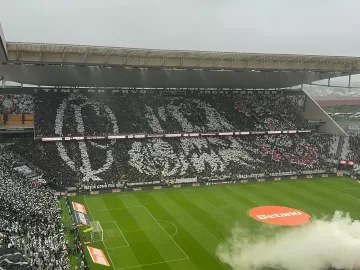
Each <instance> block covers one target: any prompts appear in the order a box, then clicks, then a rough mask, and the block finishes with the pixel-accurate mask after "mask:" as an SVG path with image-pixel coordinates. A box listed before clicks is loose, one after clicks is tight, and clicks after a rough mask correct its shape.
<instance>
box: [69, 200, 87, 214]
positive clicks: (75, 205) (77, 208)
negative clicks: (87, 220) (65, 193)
mask: <svg viewBox="0 0 360 270" xmlns="http://www.w3.org/2000/svg"><path fill="white" fill-rule="evenodd" d="M72 206H73V208H74V211H77V212H81V213H84V214H86V208H85V206H84V205H82V204H80V203H77V202H72Z"/></svg>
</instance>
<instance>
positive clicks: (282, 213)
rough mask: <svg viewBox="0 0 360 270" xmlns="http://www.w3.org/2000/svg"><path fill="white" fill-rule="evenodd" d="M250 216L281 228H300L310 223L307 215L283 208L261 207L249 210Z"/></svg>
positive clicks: (296, 210)
mask: <svg viewBox="0 0 360 270" xmlns="http://www.w3.org/2000/svg"><path fill="white" fill-rule="evenodd" d="M249 216H250V217H252V218H253V219H255V220H257V221H260V222H263V223H268V224H273V225H280V226H299V225H303V224H306V223H308V222H309V221H310V218H311V217H310V215H308V214H307V213H305V212H303V211H301V210H298V209H294V208H288V207H283V206H259V207H255V208H252V209H250V210H249Z"/></svg>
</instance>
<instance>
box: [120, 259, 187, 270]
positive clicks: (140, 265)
mask: <svg viewBox="0 0 360 270" xmlns="http://www.w3.org/2000/svg"><path fill="white" fill-rule="evenodd" d="M185 260H189V258H184V259H178V260H170V261H163V262H156V263H148V264H139V265H134V266H129V267H122V268H116V269H115V270H121V269H131V268H139V267H143V266H150V265H157V264H163V263H172V262H180V261H185Z"/></svg>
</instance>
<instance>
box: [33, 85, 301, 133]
mask: <svg viewBox="0 0 360 270" xmlns="http://www.w3.org/2000/svg"><path fill="white" fill-rule="evenodd" d="M254 92H264V91H254ZM275 92H276V94H275V95H274V94H263V93H256V94H251V95H241V96H227V95H219V96H209V95H208V96H206V95H205V96H191V95H185V96H176V97H174V96H163V95H159V94H145V95H140V94H135V95H132V94H125V95H124V94H105V93H96V94H85V93H82V94H80V93H61V92H60V93H59V92H42V91H39V92H38V93H37V94H36V98H35V134H36V137H51V136H52V137H58V136H59V135H61V136H84V135H88V136H89V135H98V136H104V135H105V136H106V135H118V134H150V133H155V134H164V133H182V132H226V131H263V130H292V129H306V128H308V124H307V122H306V121H305V120H304V118H303V116H302V115H303V110H304V103H305V95H293V96H292V95H285V94H284V93H283V92H282V91H275Z"/></svg>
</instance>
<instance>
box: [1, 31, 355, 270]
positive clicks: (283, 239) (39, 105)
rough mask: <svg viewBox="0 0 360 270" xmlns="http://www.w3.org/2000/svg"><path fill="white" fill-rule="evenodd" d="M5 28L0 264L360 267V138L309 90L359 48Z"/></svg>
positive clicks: (334, 74) (343, 71)
mask: <svg viewBox="0 0 360 270" xmlns="http://www.w3.org/2000/svg"><path fill="white" fill-rule="evenodd" d="M0 34H1V35H0V37H1V38H0V45H1V46H0V78H1V83H2V87H1V88H0V102H1V106H0V117H1V118H0V140H1V144H0V145H1V149H0V151H1V154H0V166H1V177H0V183H1V189H0V199H1V203H2V206H3V207H2V208H1V210H0V244H1V245H0V248H1V249H0V265H1V267H0V269H40V270H41V269H54V270H55V269H56V270H57V269H63V270H66V269H91V270H92V269H99V270H101V269H114V270H120V269H146V270H155V269H156V270H158V269H181V270H183V269H189V270H190V269H194V270H195V269H207V270H210V269H235V270H238V269H290V270H291V269H294V270H303V269H314V270H317V269H319V270H320V269H359V268H360V260H359V259H358V253H359V252H360V239H359V235H360V228H359V223H358V221H357V220H359V219H360V214H359V211H358V207H359V202H360V196H359V187H360V186H359V183H360V181H358V180H357V179H358V177H359V175H358V170H359V165H360V152H359V146H360V137H359V136H358V135H351V136H349V135H348V134H347V133H346V132H345V131H344V130H343V129H342V128H341V127H340V126H339V125H338V124H337V123H336V122H335V121H334V120H333V119H332V118H331V117H330V116H329V115H328V114H327V113H326V112H325V111H324V110H323V109H322V108H321V107H320V106H319V104H318V103H317V102H316V101H315V100H314V99H313V98H312V97H311V96H310V95H309V94H308V93H307V92H305V91H304V90H303V85H304V84H311V83H313V82H316V81H321V80H328V82H329V85H330V81H331V79H333V78H338V77H342V76H348V78H349V88H350V83H351V76H352V75H357V74H359V73H360V58H359V57H349V56H346V57H340V56H321V55H290V54H258V53H256V54H255V53H254V54H252V53H231V52H210V51H185V50H184V51H175V50H154V49H135V48H118V47H99V46H84V45H66V44H39V43H20V42H7V41H6V40H5V35H4V33H3V31H2V30H1V29H0ZM8 82H15V83H16V84H11V85H9V84H8ZM346 213H349V214H346ZM299 254H301V256H299Z"/></svg>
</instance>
